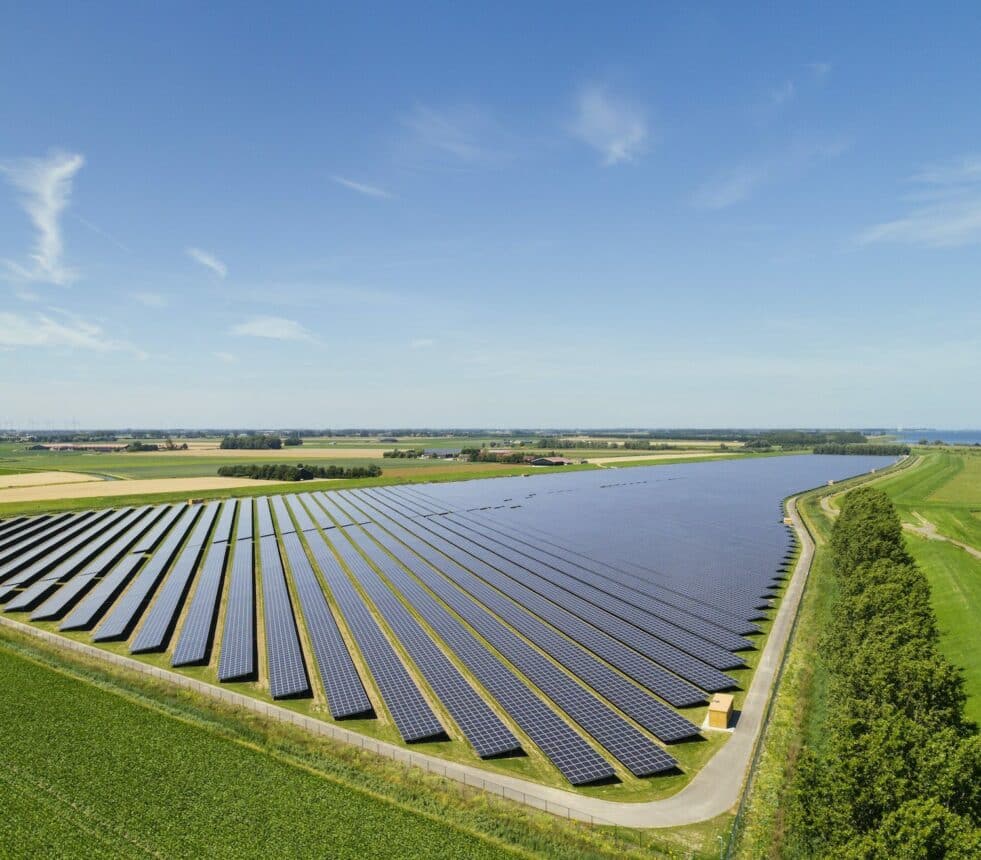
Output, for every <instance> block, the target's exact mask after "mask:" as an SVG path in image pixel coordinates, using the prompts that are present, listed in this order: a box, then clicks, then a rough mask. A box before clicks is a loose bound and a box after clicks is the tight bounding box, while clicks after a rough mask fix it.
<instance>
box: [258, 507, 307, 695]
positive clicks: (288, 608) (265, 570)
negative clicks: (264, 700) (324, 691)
mask: <svg viewBox="0 0 981 860" xmlns="http://www.w3.org/2000/svg"><path fill="white" fill-rule="evenodd" d="M265 501H266V500H265V499H261V500H260V502H265ZM263 508H265V509H266V511H267V512H268V507H266V505H263V504H260V505H259V511H260V513H259V520H260V523H261V522H262V510H263ZM269 527H271V520H270V526H269ZM262 528H264V527H263V526H260V530H261V529H262ZM259 563H260V564H261V565H262V608H263V615H264V620H265V631H266V662H267V664H268V671H269V693H270V695H271V696H272V697H273V698H274V699H287V698H295V697H298V696H309V695H310V682H309V680H308V679H307V669H306V666H305V665H304V663H303V651H302V649H301V648H300V636H299V633H298V631H297V629H296V619H295V618H294V617H293V604H292V603H291V602H290V593H289V589H288V588H287V586H286V576H285V575H284V573H283V561H282V559H281V558H280V555H279V542H278V541H277V540H276V537H275V535H266V536H265V537H260V538H259Z"/></svg>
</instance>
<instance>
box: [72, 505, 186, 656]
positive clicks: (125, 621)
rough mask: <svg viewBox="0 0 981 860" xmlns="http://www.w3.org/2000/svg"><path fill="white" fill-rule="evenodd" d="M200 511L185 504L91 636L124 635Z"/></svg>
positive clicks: (98, 638) (102, 639)
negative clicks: (179, 515) (159, 542)
mask: <svg viewBox="0 0 981 860" xmlns="http://www.w3.org/2000/svg"><path fill="white" fill-rule="evenodd" d="M200 512H201V508H200V506H194V507H187V508H185V509H184V513H183V514H182V515H181V518H180V519H179V520H178V521H177V523H176V524H175V525H174V528H173V529H172V530H171V531H170V532H169V533H168V534H167V537H166V539H165V540H164V541H163V542H162V543H161V544H160V546H159V547H158V548H157V550H156V552H154V554H153V556H152V557H151V558H150V560H149V561H148V562H147V563H146V566H145V567H144V568H143V569H142V570H141V571H140V575H139V576H138V577H137V578H136V579H135V580H133V582H132V584H131V585H130V586H129V588H128V589H127V590H126V591H125V593H124V594H123V596H122V597H121V598H120V599H119V602H118V603H117V604H116V605H115V606H114V607H113V609H112V611H111V612H110V613H109V615H107V616H106V617H105V619H103V621H102V623H101V624H100V625H99V626H98V627H97V628H96V631H95V634H94V635H93V637H92V638H93V639H94V640H95V641H96V642H107V641H110V640H113V639H125V638H127V637H128V636H129V633H130V631H131V630H132V629H133V626H134V625H135V624H136V621H137V620H138V619H139V617H140V615H142V613H143V610H144V609H145V608H146V605H147V603H149V601H150V598H151V596H152V595H153V591H154V589H156V587H157V584H158V583H159V582H160V578H161V576H163V573H164V571H165V570H166V569H167V568H168V567H169V566H170V563H171V561H173V559H174V556H175V555H176V554H177V550H178V549H179V548H180V545H181V543H182V542H183V540H184V538H185V537H186V536H187V533H188V532H189V531H190V530H191V526H192V525H193V524H194V521H195V520H196V519H197V516H198V514H199V513H200ZM66 629H67V628H66Z"/></svg>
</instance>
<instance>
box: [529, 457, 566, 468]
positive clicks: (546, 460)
mask: <svg viewBox="0 0 981 860" xmlns="http://www.w3.org/2000/svg"><path fill="white" fill-rule="evenodd" d="M528 462H529V463H531V465H532V466H570V465H572V460H569V459H568V458H566V457H535V458H534V459H532V460H529V461H528Z"/></svg>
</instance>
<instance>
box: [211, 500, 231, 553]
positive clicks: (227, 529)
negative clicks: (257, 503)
mask: <svg viewBox="0 0 981 860" xmlns="http://www.w3.org/2000/svg"><path fill="white" fill-rule="evenodd" d="M234 518H235V500H234V499H229V500H228V501H227V502H225V504H224V505H223V506H222V509H221V516H219V517H218V522H217V523H216V524H215V530H214V532H213V533H212V535H211V542H212V543H222V542H223V541H227V540H230V539H231V536H232V520H233V519H234Z"/></svg>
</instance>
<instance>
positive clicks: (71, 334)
mask: <svg viewBox="0 0 981 860" xmlns="http://www.w3.org/2000/svg"><path fill="white" fill-rule="evenodd" d="M0 347H8V348H16V347H51V348H55V347H59V348H68V349H86V350H94V351H96V352H114V351H125V352H131V353H133V354H134V355H136V356H137V357H138V358H141V359H142V358H146V357H147V355H146V353H145V352H143V350H140V349H138V348H137V347H135V346H133V345H132V344H131V343H128V342H127V341H121V340H114V339H113V338H110V337H108V336H107V335H106V333H105V332H104V331H103V329H102V327H101V326H99V325H96V324H95V323H91V322H87V321H86V320H83V319H80V318H79V317H76V316H74V315H72V314H67V313H65V312H63V311H57V310H55V309H49V312H47V313H42V312H38V313H33V314H16V313H9V312H0Z"/></svg>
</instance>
